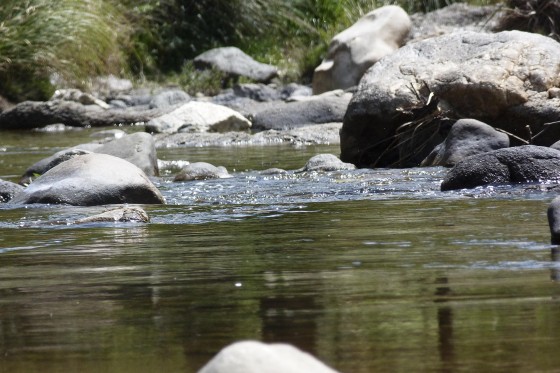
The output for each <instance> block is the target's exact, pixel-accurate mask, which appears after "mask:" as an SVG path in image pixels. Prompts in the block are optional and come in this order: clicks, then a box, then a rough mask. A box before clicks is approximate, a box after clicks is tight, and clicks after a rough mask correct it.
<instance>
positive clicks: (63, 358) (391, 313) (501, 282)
mask: <svg viewBox="0 0 560 373" xmlns="http://www.w3.org/2000/svg"><path fill="white" fill-rule="evenodd" d="M89 133H90V132H88V131H70V132H67V133H64V134H50V133H9V132H8V133H1V134H0V136H1V137H2V141H1V142H0V178H2V179H5V180H11V181H16V180H17V178H18V177H19V176H20V175H21V174H22V173H23V171H24V170H25V168H26V167H27V166H29V165H30V164H32V163H34V162H35V161H37V160H39V159H41V158H43V157H45V156H47V155H50V154H52V153H54V152H55V151H57V150H60V149H62V148H64V147H67V146H71V145H75V144H78V143H82V142H86V141H89V137H88V136H89ZM318 153H334V154H338V153H339V150H338V146H337V145H330V146H326V145H325V146H304V147H293V146H289V145H282V146H253V147H228V148H225V147H224V148H220V147H212V148H181V149H160V150H159V151H158V156H159V158H160V159H161V160H162V161H164V162H166V164H168V165H169V164H174V163H173V162H176V163H177V164H180V162H181V161H190V162H194V161H206V162H210V163H213V164H215V165H223V166H225V167H226V168H227V169H228V170H229V171H230V173H231V174H232V175H233V177H232V178H230V179H220V180H210V181H195V182H183V183H173V182H171V179H172V177H171V176H172V175H171V173H170V172H167V173H164V174H163V175H162V177H160V178H157V179H154V182H155V183H156V185H157V186H158V187H159V188H160V190H161V191H162V193H163V194H164V196H165V197H166V199H167V201H168V204H167V205H164V206H143V207H144V208H145V209H146V211H147V212H148V214H149V215H150V217H151V222H150V223H148V224H144V225H142V224H131V223H126V224H125V223H119V224H109V223H96V224H86V225H81V226H76V225H71V224H64V222H71V221H73V220H75V219H78V218H82V217H86V216H90V215H92V214H94V213H98V212H101V211H104V210H105V209H107V207H106V206H101V207H88V208H76V207H70V206H44V205H43V206H28V207H21V208H16V209H14V208H8V207H7V206H5V205H4V206H2V205H0V268H1V270H0V373H4V372H41V373H45V372H46V373H50V372H82V373H85V372H124V373H126V372H196V371H197V369H199V368H200V367H201V366H202V365H203V364H204V363H206V362H207V361H208V360H209V359H210V358H211V357H212V356H213V355H214V354H215V353H216V352H217V351H218V350H220V349H221V348H222V347H224V346H225V345H227V344H229V343H232V342H234V341H238V340H244V339H257V340H261V341H266V342H286V343H291V344H293V345H295V346H297V347H299V348H301V349H303V350H305V351H308V352H310V353H312V354H313V355H315V356H317V357H318V358H319V359H321V360H323V361H324V362H326V363H327V364H329V365H331V366H332V367H333V368H335V369H337V370H339V371H340V372H344V373H354V372H432V371H444V372H462V371H464V372H466V371H494V372H529V371H541V372H544V371H557V370H558V367H559V366H560V354H558V353H557V346H559V345H560V317H559V316H558V315H559V314H560V284H559V283H558V282H557V280H558V279H560V263H559V262H557V261H556V260H557V255H555V254H556V253H555V251H554V250H553V249H554V248H553V247H552V246H550V245H549V232H548V225H547V221H546V208H547V205H548V203H549V202H550V200H552V198H553V197H555V196H556V194H557V192H555V188H554V186H552V185H544V186H543V185H531V186H510V187H489V188H478V189H475V190H472V191H468V192H465V191H462V192H445V193H442V192H440V191H439V184H440V182H441V179H442V178H443V176H444V175H445V173H446V170H445V169H443V168H415V169H407V170H397V169H378V170H356V171H343V172H330V173H299V174H292V173H290V174H286V175H263V174H262V173H260V172H259V171H261V170H265V169H268V168H272V167H279V168H284V169H288V170H293V169H297V168H300V167H302V166H303V165H304V164H305V162H306V161H307V160H308V159H309V158H310V157H311V156H313V155H315V154H318ZM51 222H56V223H57V224H51ZM61 222H62V223H63V224H60V223H61Z"/></svg>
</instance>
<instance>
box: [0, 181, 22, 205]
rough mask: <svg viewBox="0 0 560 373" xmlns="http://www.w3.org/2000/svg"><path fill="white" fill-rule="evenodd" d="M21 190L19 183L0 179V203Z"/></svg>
mask: <svg viewBox="0 0 560 373" xmlns="http://www.w3.org/2000/svg"><path fill="white" fill-rule="evenodd" d="M22 190H23V187H22V186H21V185H18V184H16V183H12V182H11V181H5V180H1V179H0V203H6V202H8V201H9V200H11V199H12V198H14V196H15V195H16V194H18V193H19V192H21V191H22Z"/></svg>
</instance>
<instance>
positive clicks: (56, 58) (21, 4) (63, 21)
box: [0, 0, 124, 100]
mask: <svg viewBox="0 0 560 373" xmlns="http://www.w3.org/2000/svg"><path fill="white" fill-rule="evenodd" d="M0 20H2V21H1V22H0V80H2V81H6V82H8V83H9V84H5V85H2V86H1V87H2V88H1V90H2V92H0V93H1V94H3V95H5V96H7V97H8V98H10V99H12V100H21V99H26V98H34V99H43V98H45V97H44V96H45V95H46V94H47V93H48V91H49V89H48V87H47V86H48V81H49V76H50V74H53V73H56V74H58V76H60V77H61V78H62V79H64V80H66V81H68V82H70V83H72V84H73V85H79V84H80V83H83V81H84V80H85V79H86V78H87V77H90V76H95V75H98V74H104V73H114V72H120V70H121V58H120V56H119V48H118V45H119V43H118V36H117V35H119V32H117V31H119V30H120V31H123V27H122V25H123V24H124V23H123V22H121V20H120V19H119V18H118V14H117V13H116V12H115V11H114V10H113V8H112V7H111V6H109V5H108V4H107V3H105V2H104V1H102V0H26V1H22V0H3V1H2V4H1V5H0ZM120 35H123V34H122V33H120ZM33 82H40V84H39V85H40V86H41V87H43V88H41V89H38V90H37V89H35V90H33V89H30V87H27V85H33ZM29 96H32V97H29ZM37 96H38V97H37ZM41 96H43V97H41Z"/></svg>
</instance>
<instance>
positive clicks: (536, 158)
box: [441, 145, 560, 191]
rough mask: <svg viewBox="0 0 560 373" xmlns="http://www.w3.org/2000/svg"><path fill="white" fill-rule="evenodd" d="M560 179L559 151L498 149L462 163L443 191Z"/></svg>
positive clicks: (522, 148) (519, 147)
mask: <svg viewBox="0 0 560 373" xmlns="http://www.w3.org/2000/svg"><path fill="white" fill-rule="evenodd" d="M559 179H560V151H558V150H555V149H551V148H547V147H542V146H534V145H526V146H518V147H513V148H505V149H498V150H494V151H491V152H487V153H483V154H478V155H473V156H471V157H468V158H465V159H463V160H462V161H460V162H459V163H457V164H456V165H455V167H453V168H452V169H451V170H450V171H449V173H448V174H447V175H446V176H445V178H444V179H443V182H442V183H441V190H442V191H445V190H453V189H463V188H475V187H477V186H482V185H487V184H509V183H530V182H545V181H554V180H556V181H557V180H559Z"/></svg>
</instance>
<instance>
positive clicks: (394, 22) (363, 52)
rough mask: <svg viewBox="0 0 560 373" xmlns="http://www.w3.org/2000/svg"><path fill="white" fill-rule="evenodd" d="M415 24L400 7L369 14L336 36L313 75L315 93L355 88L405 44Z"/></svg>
mask: <svg viewBox="0 0 560 373" xmlns="http://www.w3.org/2000/svg"><path fill="white" fill-rule="evenodd" d="M411 27H412V22H411V20H410V17H409V16H408V14H407V13H406V12H405V11H404V10H403V9H402V8H400V7H398V6H396V5H388V6H384V7H381V8H378V9H375V10H374V11H372V12H370V13H368V14H366V15H365V16H363V17H362V18H360V19H359V20H358V22H356V23H355V24H354V25H352V26H351V27H349V28H348V29H346V30H344V31H342V32H341V33H340V34H338V35H336V36H335V37H334V38H333V39H332V41H331V43H330V45H329V50H328V53H327V57H326V58H325V60H324V61H323V63H322V64H321V65H319V66H318V67H317V68H316V69H315V72H314V74H313V93H314V94H318V93H322V92H326V91H331V90H334V89H338V88H342V89H345V88H349V87H352V86H355V85H357V84H358V82H359V81H360V78H361V77H362V75H364V73H365V72H366V70H367V69H368V68H369V67H370V66H372V65H373V64H374V63H376V62H377V61H379V60H380V59H381V58H383V57H385V56H386V55H388V54H390V53H392V52H394V51H396V50H397V49H398V48H399V47H400V46H402V45H403V44H404V43H405V40H406V37H407V35H408V33H409V32H410V29H411Z"/></svg>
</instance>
